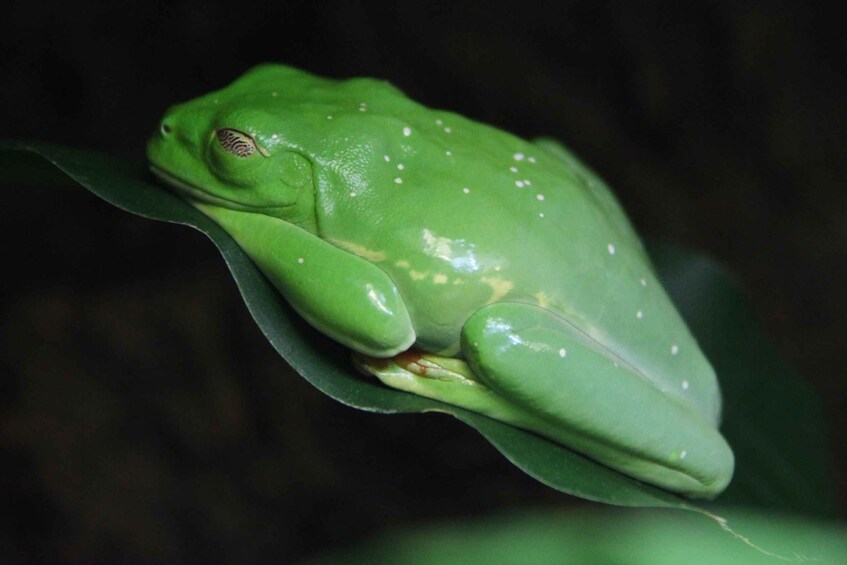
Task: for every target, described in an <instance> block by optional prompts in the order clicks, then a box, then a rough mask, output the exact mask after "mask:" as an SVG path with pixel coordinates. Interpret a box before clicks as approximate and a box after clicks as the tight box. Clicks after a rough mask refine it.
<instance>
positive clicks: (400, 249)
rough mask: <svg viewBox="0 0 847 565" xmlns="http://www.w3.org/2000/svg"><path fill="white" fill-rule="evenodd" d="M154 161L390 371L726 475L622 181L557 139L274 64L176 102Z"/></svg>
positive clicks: (407, 380)
mask: <svg viewBox="0 0 847 565" xmlns="http://www.w3.org/2000/svg"><path fill="white" fill-rule="evenodd" d="M222 130H223V131H222ZM233 132H235V133H234V134H233ZM233 135H235V136H236V137H238V138H239V140H240V141H241V142H242V143H240V145H239V148H240V149H241V150H242V151H241V153H242V155H241V156H238V155H235V154H234V153H233V151H234V149H233V147H232V146H231V144H228V142H227V141H226V139H229V140H231V139H232V138H233ZM222 138H226V139H224V141H222V140H221V139H222ZM245 147H246V148H247V151H246V153H247V155H246V156H244V154H245V151H243V150H244V148H245ZM148 157H149V160H150V162H151V164H152V170H153V171H154V172H156V173H157V174H158V175H159V176H161V177H162V178H163V179H165V180H166V181H167V182H169V183H170V184H171V185H173V186H174V187H175V188H176V189H178V191H179V192H180V193H181V194H182V195H183V196H185V197H187V198H188V199H189V201H191V202H192V203H193V204H194V205H195V206H197V207H198V208H199V209H200V210H202V211H203V212H204V213H206V214H207V215H209V216H210V217H211V218H212V219H214V220H215V221H216V222H218V223H219V224H220V225H221V226H222V227H223V228H224V229H226V230H227V231H228V232H229V233H230V234H231V235H232V236H233V237H234V238H235V240H236V241H237V242H238V243H239V245H241V246H242V247H243V248H244V250H245V251H246V252H247V253H248V254H249V255H250V257H251V258H252V259H253V260H254V261H255V262H256V263H257V265H258V266H259V267H260V268H261V269H262V271H263V272H264V273H265V274H266V275H267V276H268V278H269V279H270V280H271V281H272V282H273V283H274V285H275V286H276V287H277V288H278V289H279V290H280V291H281V292H282V294H283V295H284V296H285V298H286V299H287V300H288V301H289V302H290V303H291V305H292V306H293V307H294V308H295V309H296V310H297V311H298V312H299V313H300V314H301V315H303V317H304V318H306V319H307V320H308V321H309V322H310V323H311V324H312V325H314V326H315V327H316V328H318V329H319V330H321V331H323V332H324V333H326V334H327V335H329V336H331V337H332V338H334V339H336V340H338V341H339V342H341V343H343V344H345V345H347V346H349V347H350V348H351V349H353V350H354V351H356V352H358V354H357V355H356V356H355V362H356V364H357V366H359V367H360V368H361V369H363V370H364V371H366V372H369V373H371V374H374V375H376V376H377V377H378V378H380V379H381V380H382V381H383V382H385V383H386V384H388V385H390V386H394V387H396V388H399V389H402V390H407V391H410V392H414V393H417V394H420V395H423V396H427V397H430V398H435V399H437V400H441V401H444V402H447V403H451V404H454V405H458V406H462V407H465V408H468V409H471V410H475V411H477V412H481V413H483V414H486V415H489V416H491V417H493V418H497V419H500V420H503V421H506V422H509V423H511V424H514V425H516V426H519V427H522V428H524V429H528V430H531V431H534V432H536V433H538V434H541V435H543V436H545V437H548V438H550V439H552V440H554V441H556V442H558V443H561V444H564V445H566V446H568V447H571V448H572V449H575V450H577V451H580V452H582V453H584V454H586V455H588V456H590V457H592V458H594V459H596V460H598V461H601V462H603V463H605V464H607V465H609V466H611V467H613V468H615V469H618V470H620V471H622V472H624V473H627V474H629V475H631V476H634V477H636V478H638V479H641V480H644V481H646V482H650V483H653V484H656V485H658V486H661V487H664V488H667V489H669V490H673V491H676V492H680V493H683V494H686V495H688V496H692V497H713V496H715V495H716V494H717V493H719V492H720V491H722V490H723V489H724V488H725V487H726V485H727V484H728V483H729V480H730V478H731V476H732V472H733V465H734V461H733V456H732V452H731V450H730V449H729V446H728V445H727V444H726V442H725V441H724V439H723V437H722V436H721V435H720V433H719V432H718V431H717V426H718V422H719V417H720V392H719V390H718V385H717V380H716V378H715V374H714V371H713V370H712V368H711V366H710V365H709V363H708V361H707V360H706V359H705V358H704V356H703V354H702V353H701V351H700V349H699V348H698V346H697V343H696V342H695V340H694V339H693V338H692V336H691V335H690V333H689V331H688V329H687V328H686V326H685V324H684V322H683V321H682V320H681V318H680V316H679V315H678V314H677V312H676V310H675V308H674V307H673V305H672V304H671V302H670V300H669V299H668V297H667V296H666V294H665V292H664V291H663V289H662V288H661V285H660V284H659V282H658V280H657V279H656V277H655V274H654V272H653V269H652V267H651V266H650V264H649V260H648V259H647V256H646V254H645V252H644V249H643V247H642V245H641V243H640V241H639V239H638V237H637V235H636V234H635V232H634V231H633V229H632V227H631V225H630V224H629V222H628V220H627V218H626V216H625V214H624V213H623V211H622V210H621V208H620V206H619V205H618V203H617V202H616V200H615V198H614V196H613V195H612V193H611V192H610V190H609V189H608V188H607V187H606V185H605V184H604V183H603V182H602V181H601V180H600V179H599V178H598V177H597V176H596V175H595V174H594V173H592V172H591V171H590V170H589V169H587V168H586V167H585V166H584V165H582V164H581V163H580V162H579V161H578V160H577V159H576V158H575V157H574V156H573V155H572V154H571V153H569V152H568V151H567V150H566V149H565V148H564V147H562V146H561V145H559V144H557V143H556V142H553V141H549V140H540V141H537V142H535V143H530V142H527V141H524V140H521V139H519V138H517V137H515V136H513V135H510V134H508V133H506V132H503V131H500V130H497V129H495V128H492V127H490V126H486V125H483V124H480V123H476V122H473V121H471V120H468V119H466V118H464V117H462V116H459V115H457V114H453V113H449V112H444V111H438V110H431V109H428V108H425V107H423V106H421V105H419V104H417V103H415V102H414V101H412V100H409V99H408V98H406V97H405V96H404V95H403V94H402V93H401V92H399V91H398V90H397V89H395V88H393V87H392V86H391V85H389V84H387V83H385V82H382V81H377V80H372V79H352V80H347V81H334V80H327V79H323V78H318V77H315V76H312V75H309V74H307V73H304V72H302V71H299V70H296V69H292V68H289V67H284V66H278V65H264V66H260V67H256V68H254V69H252V70H251V71H250V72H248V73H247V74H246V75H244V76H243V77H241V78H240V79H238V80H237V81H236V82H234V83H233V84H231V85H230V86H228V87H226V88H224V89H222V90H219V91H217V92H213V93H211V94H208V95H206V96H203V97H201V98H198V99H196V100H193V101H190V102H187V103H185V104H180V105H177V106H174V107H172V108H171V109H169V110H168V112H167V113H166V115H165V117H164V118H163V120H162V123H161V125H160V130H159V132H158V134H157V135H155V136H154V137H153V138H152V139H151V141H150V143H149V146H148ZM413 346H414V348H415V350H416V351H420V352H424V357H423V358H421V359H417V357H416V356H411V357H410V356H408V355H407V356H401V357H400V358H399V359H390V358H392V357H393V356H395V355H397V354H399V353H402V352H404V351H406V350H408V349H409V348H411V347H413ZM410 359H411V360H412V361H415V360H416V362H409V360H410Z"/></svg>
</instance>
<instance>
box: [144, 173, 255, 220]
mask: <svg viewBox="0 0 847 565" xmlns="http://www.w3.org/2000/svg"><path fill="white" fill-rule="evenodd" d="M150 172H151V173H153V174H154V175H155V176H156V177H158V178H159V179H161V180H162V181H164V182H165V184H167V185H168V186H170V187H172V188H174V189H176V191H177V192H179V193H181V194H182V195H184V196H186V197H188V198H190V199H192V200H197V201H199V202H204V203H206V204H213V205H215V206H220V207H222V208H230V209H231V210H241V211H244V212H251V211H255V210H256V208H255V207H252V208H248V207H247V206H245V205H244V204H241V203H240V202H236V201H234V200H228V199H226V198H221V197H220V196H213V195H211V194H209V193H207V192H205V191H203V190H201V189H200V188H198V187H197V186H195V185H193V184H191V183H189V182H187V181H185V180H183V179H181V178H179V177H177V176H174V175H172V174H171V173H169V172H167V171H165V170H164V169H161V168H159V167H157V166H156V165H150Z"/></svg>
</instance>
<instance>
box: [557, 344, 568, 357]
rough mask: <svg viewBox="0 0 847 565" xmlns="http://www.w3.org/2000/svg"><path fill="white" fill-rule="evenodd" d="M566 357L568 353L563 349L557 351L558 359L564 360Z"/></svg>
mask: <svg viewBox="0 0 847 565" xmlns="http://www.w3.org/2000/svg"><path fill="white" fill-rule="evenodd" d="M567 355H568V351H567V350H566V349H565V348H564V347H563V348H561V349H559V357H561V358H562V359H564V358H565V357H567Z"/></svg>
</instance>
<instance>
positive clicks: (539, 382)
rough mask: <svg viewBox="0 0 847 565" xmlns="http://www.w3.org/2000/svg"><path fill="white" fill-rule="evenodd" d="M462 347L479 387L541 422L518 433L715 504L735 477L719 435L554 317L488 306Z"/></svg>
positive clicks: (521, 307)
mask: <svg viewBox="0 0 847 565" xmlns="http://www.w3.org/2000/svg"><path fill="white" fill-rule="evenodd" d="M462 350H463V353H464V355H465V358H466V359H467V363H468V366H469V368H470V369H471V370H472V372H473V373H472V374H474V375H476V378H477V380H478V381H480V383H482V384H483V385H484V386H486V387H487V388H489V389H490V390H491V391H492V392H494V393H495V394H497V395H498V396H500V397H501V398H503V399H505V400H506V401H508V402H509V403H511V404H513V405H515V406H516V407H518V408H522V409H523V411H524V412H525V413H529V414H533V415H534V417H535V418H534V419H535V421H534V422H519V423H516V425H518V426H521V427H524V428H528V429H531V430H533V431H535V432H536V433H539V434H541V435H544V436H546V437H548V438H550V439H553V440H554V441H556V442H557V443H560V444H563V445H566V446H567V447H570V448H572V449H574V450H576V451H579V452H582V453H585V454H586V455H588V456H589V457H591V458H593V459H596V460H598V461H600V462H602V463H604V464H606V465H608V466H610V467H612V468H615V469H617V470H619V471H622V472H624V473H626V474H628V475H630V476H633V477H635V478H638V479H641V480H644V481H646V482H649V483H652V484H656V485H658V486H661V487H663V488H666V489H669V490H673V491H677V492H682V493H685V494H687V495H689V496H694V497H713V496H715V495H716V494H718V493H719V492H721V491H722V490H723V489H724V488H725V487H726V485H727V484H728V482H729V480H730V478H731V477H732V470H733V467H734V459H733V455H732V451H731V450H730V449H729V446H728V445H727V443H726V441H725V440H724V439H723V437H722V436H721V435H720V433H719V432H718V431H717V429H715V428H714V427H713V426H712V425H711V424H710V423H709V422H707V421H706V420H705V419H704V418H703V417H701V416H700V415H699V414H697V413H695V412H693V411H692V410H690V409H688V408H686V407H684V406H683V405H682V404H681V403H679V402H678V401H676V400H674V399H672V398H670V397H669V396H667V395H666V394H664V393H662V392H661V391H660V390H659V389H658V388H656V387H655V386H654V385H653V384H652V383H651V382H650V381H649V380H648V379H647V378H646V377H645V376H644V375H643V374H642V373H640V372H639V370H638V369H637V368H636V367H633V366H631V365H629V364H628V363H626V362H625V361H624V360H623V359H620V358H618V357H617V356H616V355H615V354H614V353H613V352H612V351H610V350H609V349H608V348H607V347H605V346H604V345H603V344H601V343H598V342H597V341H596V340H593V339H592V338H590V337H589V336H588V335H586V334H585V333H584V332H582V331H581V330H579V329H578V328H577V327H576V326H574V325H573V324H571V323H570V322H569V321H567V320H566V319H565V318H563V317H561V316H559V315H557V314H555V313H553V312H550V311H548V310H544V309H542V308H539V307H536V306H532V305H528V304H517V303H497V304H492V305H489V306H487V307H485V308H483V309H481V310H480V311H478V312H477V313H476V314H474V315H473V316H472V317H471V318H470V319H469V320H468V322H467V323H466V324H465V326H464V328H463V332H462ZM538 420H541V421H542V424H541V426H540V427H537V426H538V424H537V421H538Z"/></svg>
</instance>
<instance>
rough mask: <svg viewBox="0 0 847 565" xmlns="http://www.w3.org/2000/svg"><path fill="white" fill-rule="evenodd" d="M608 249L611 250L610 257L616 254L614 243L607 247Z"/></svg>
mask: <svg viewBox="0 0 847 565" xmlns="http://www.w3.org/2000/svg"><path fill="white" fill-rule="evenodd" d="M606 249H608V250H609V255H614V254H615V245H614V244H613V243H610V244H609V245H607V246H606Z"/></svg>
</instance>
